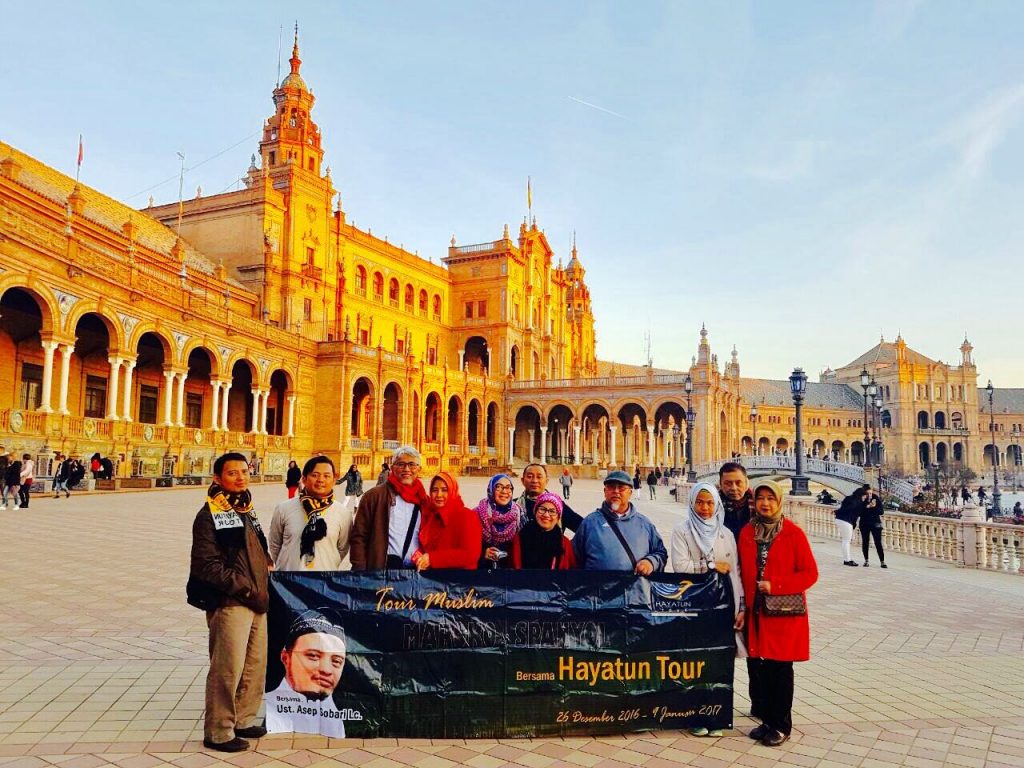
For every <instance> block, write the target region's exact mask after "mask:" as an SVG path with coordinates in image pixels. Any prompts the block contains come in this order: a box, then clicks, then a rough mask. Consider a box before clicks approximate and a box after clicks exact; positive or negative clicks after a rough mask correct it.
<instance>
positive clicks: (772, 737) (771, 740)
mask: <svg viewBox="0 0 1024 768" xmlns="http://www.w3.org/2000/svg"><path fill="white" fill-rule="evenodd" d="M787 741H789V734H788V733H783V732H782V731H769V732H768V733H767V734H766V735H765V737H764V738H763V739H761V743H762V744H764V745H765V746H766V747H779V746H782V745H783V744H785V743H786V742H787Z"/></svg>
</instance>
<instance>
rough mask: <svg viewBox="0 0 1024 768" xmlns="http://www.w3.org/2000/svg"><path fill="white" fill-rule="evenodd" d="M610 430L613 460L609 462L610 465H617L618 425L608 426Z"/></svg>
mask: <svg viewBox="0 0 1024 768" xmlns="http://www.w3.org/2000/svg"><path fill="white" fill-rule="evenodd" d="M608 431H609V432H611V433H612V438H611V443H612V446H611V448H612V451H611V460H610V461H609V462H608V466H609V467H614V466H615V433H616V432H617V431H618V427H608Z"/></svg>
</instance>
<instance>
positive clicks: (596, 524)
mask: <svg viewBox="0 0 1024 768" xmlns="http://www.w3.org/2000/svg"><path fill="white" fill-rule="evenodd" d="M632 495H633V480H632V478H631V477H630V476H629V475H628V474H626V473H625V472H623V471H622V470H616V471H615V472H610V473H609V474H608V476H607V477H606V478H605V479H604V504H602V505H601V507H600V508H599V509H596V510H594V511H593V512H591V513H590V514H589V515H587V517H586V519H584V521H583V523H582V524H581V525H580V527H579V530H577V531H576V535H575V536H574V537H573V540H572V545H573V549H574V550H575V552H576V561H577V563H578V564H579V566H580V567H581V568H585V569H587V570H591V571H632V572H633V573H635V574H637V575H638V576H649V575H650V574H652V573H654V572H655V571H663V570H665V563H666V562H668V550H666V549H665V543H664V542H663V541H662V540H661V536H660V535H659V534H658V530H657V529H656V528H655V527H654V523H652V522H651V521H650V520H648V519H647V518H646V517H644V516H643V515H642V514H640V513H639V512H638V511H637V510H636V507H634V506H633V505H632V504H631V503H630V501H629V500H630V497H631V496H632Z"/></svg>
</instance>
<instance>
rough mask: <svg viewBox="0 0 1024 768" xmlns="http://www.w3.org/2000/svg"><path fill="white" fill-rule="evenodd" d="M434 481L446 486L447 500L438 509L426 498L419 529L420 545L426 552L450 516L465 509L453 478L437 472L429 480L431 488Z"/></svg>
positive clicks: (431, 500)
mask: <svg viewBox="0 0 1024 768" xmlns="http://www.w3.org/2000/svg"><path fill="white" fill-rule="evenodd" d="M435 480H440V481H441V482H443V483H444V484H445V485H447V486H448V498H447V499H446V500H445V503H444V506H441V507H438V506H437V505H436V504H434V500H433V499H431V498H430V497H429V496H428V497H427V503H426V505H425V506H424V507H423V510H424V515H423V525H422V527H421V528H420V544H421V545H422V546H423V548H424V549H425V550H427V551H429V550H430V548H431V546H432V545H433V544H434V543H435V541H436V539H437V536H438V535H439V534H440V533H441V529H442V528H444V527H446V526H447V525H448V523H449V521H450V520H451V517H452V514H453V513H454V512H455V511H456V510H461V509H465V507H466V505H465V503H464V502H463V501H462V495H461V494H460V493H459V484H458V482H456V480H455V478H454V477H452V476H451V475H450V474H448V473H447V472H438V473H437V474H436V475H434V476H433V477H432V478H430V486H431V487H432V486H433V485H434V481H435ZM438 523H440V525H438Z"/></svg>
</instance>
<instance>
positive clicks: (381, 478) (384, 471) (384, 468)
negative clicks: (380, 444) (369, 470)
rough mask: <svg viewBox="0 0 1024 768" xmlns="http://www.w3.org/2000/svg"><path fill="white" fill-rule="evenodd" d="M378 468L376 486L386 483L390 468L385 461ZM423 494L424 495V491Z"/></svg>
mask: <svg viewBox="0 0 1024 768" xmlns="http://www.w3.org/2000/svg"><path fill="white" fill-rule="evenodd" d="M380 466H381V470H380V474H379V475H377V485H384V483H386V482H387V481H388V476H389V475H390V474H391V467H389V466H388V463H387V462H386V461H385V462H383V463H382V464H381V465H380ZM421 485H422V484H421ZM424 494H426V492H425V491H424Z"/></svg>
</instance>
